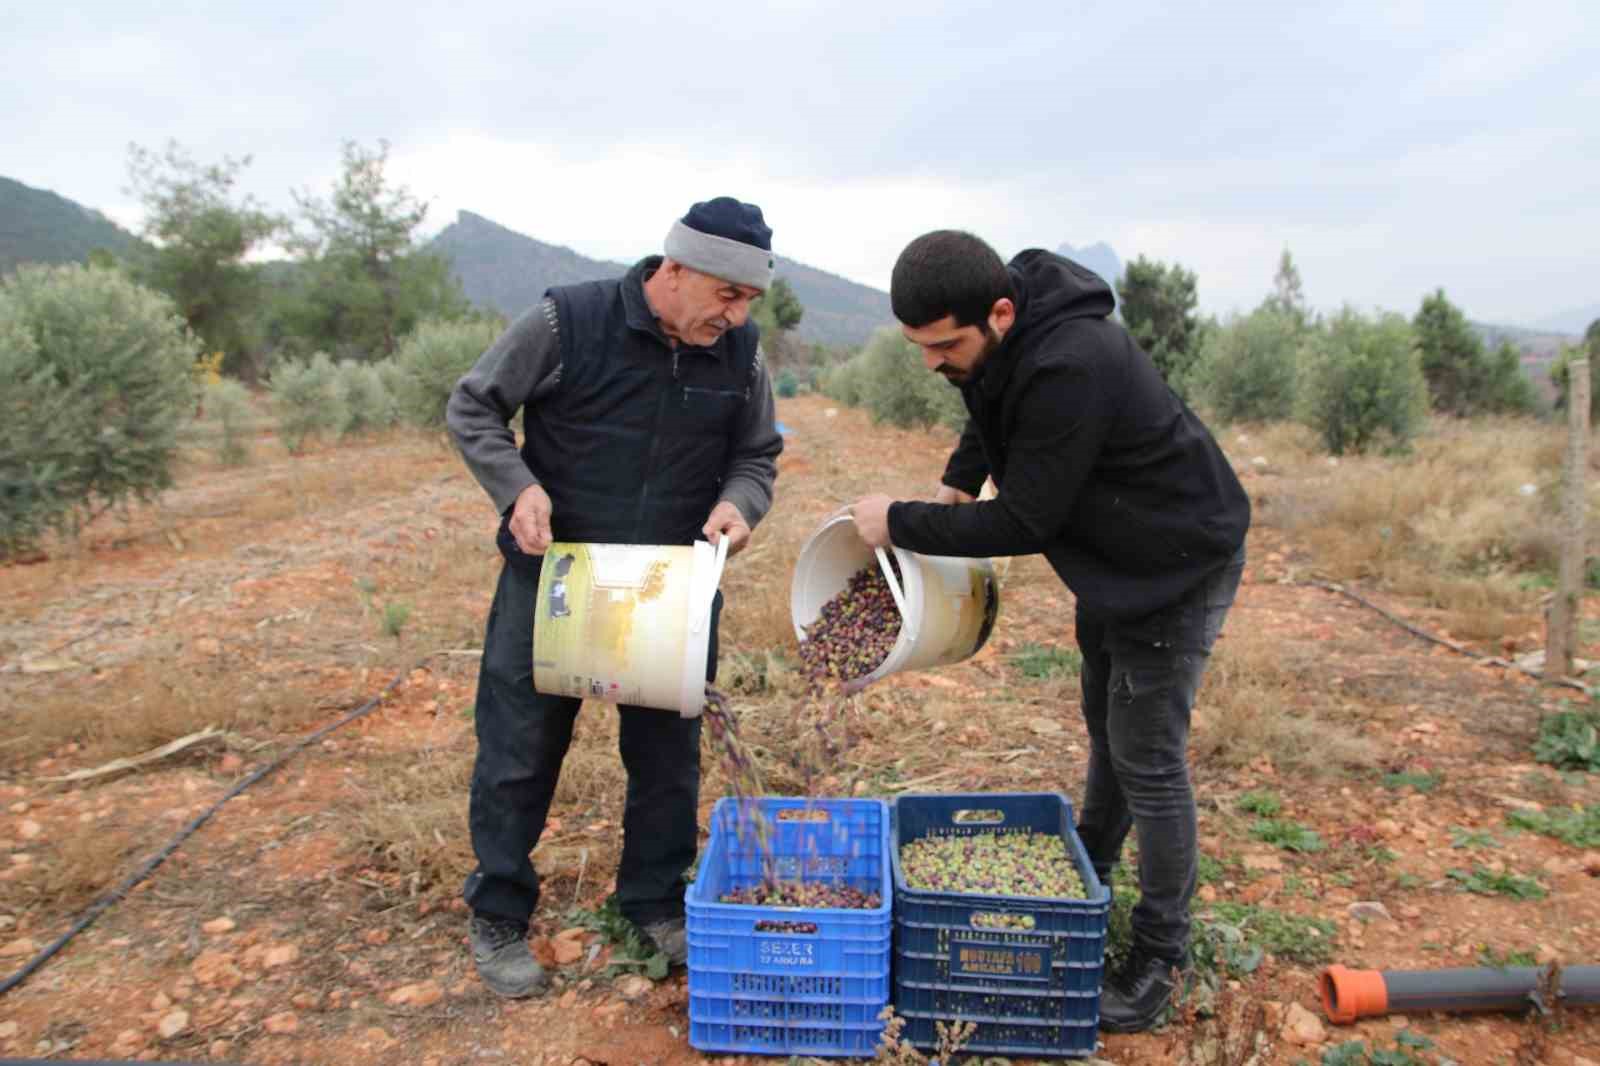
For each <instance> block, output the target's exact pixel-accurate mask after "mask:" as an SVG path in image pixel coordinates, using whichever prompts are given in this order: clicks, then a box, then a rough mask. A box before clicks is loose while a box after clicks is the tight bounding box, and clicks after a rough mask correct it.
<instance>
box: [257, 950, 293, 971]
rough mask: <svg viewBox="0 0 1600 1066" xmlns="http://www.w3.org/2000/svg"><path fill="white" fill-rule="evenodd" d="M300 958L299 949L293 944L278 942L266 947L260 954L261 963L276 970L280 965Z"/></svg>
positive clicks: (285, 964) (286, 964)
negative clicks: (273, 945) (262, 953)
mask: <svg viewBox="0 0 1600 1066" xmlns="http://www.w3.org/2000/svg"><path fill="white" fill-rule="evenodd" d="M299 958H300V949H299V948H298V947H296V946H295V945H293V944H279V945H277V946H276V947H271V948H268V949H267V951H266V953H265V954H264V955H262V956H261V965H262V966H264V967H265V968H267V969H269V970H276V969H277V968H278V967H280V966H288V965H289V964H290V963H292V962H294V961H296V960H297V959H299Z"/></svg>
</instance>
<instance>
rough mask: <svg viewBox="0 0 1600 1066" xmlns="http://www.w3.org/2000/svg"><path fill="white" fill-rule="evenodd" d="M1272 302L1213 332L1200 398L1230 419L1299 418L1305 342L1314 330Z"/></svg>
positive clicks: (1199, 380)
mask: <svg viewBox="0 0 1600 1066" xmlns="http://www.w3.org/2000/svg"><path fill="white" fill-rule="evenodd" d="M1280 306H1281V305H1274V304H1273V303H1272V302H1271V301H1270V300H1269V301H1268V302H1267V303H1265V304H1263V305H1262V306H1261V307H1259V308H1257V309H1256V310H1255V311H1254V312H1252V313H1251V314H1248V315H1245V316H1243V317H1239V318H1235V319H1232V320H1231V321H1228V322H1226V323H1224V324H1222V325H1221V326H1219V327H1217V328H1215V329H1211V330H1209V331H1207V333H1206V338H1205V341H1204V343H1203V344H1202V346H1201V353H1200V360H1199V364H1198V367H1197V370H1196V373H1195V376H1194V384H1195V391H1196V392H1197V393H1198V395H1199V398H1200V399H1201V400H1203V401H1204V402H1205V404H1206V405H1207V406H1208V407H1209V408H1210V409H1211V410H1212V411H1213V412H1214V413H1215V414H1216V416H1217V417H1218V418H1219V419H1221V420H1222V421H1224V422H1271V421H1278V420H1282V419H1288V418H1291V417H1293V414H1294V397H1295V386H1296V379H1297V371H1298V367H1299V360H1300V346H1301V345H1302V344H1303V343H1304V342H1305V340H1306V337H1307V335H1308V332H1309V331H1308V328H1307V327H1306V325H1305V324H1304V320H1303V319H1302V318H1300V317H1298V316H1297V315H1296V314H1295V313H1294V312H1293V310H1292V309H1291V310H1280V309H1279V307H1280Z"/></svg>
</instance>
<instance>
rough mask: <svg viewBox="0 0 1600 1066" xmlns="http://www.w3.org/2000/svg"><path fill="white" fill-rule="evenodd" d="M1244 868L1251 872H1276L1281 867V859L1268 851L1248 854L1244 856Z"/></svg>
mask: <svg viewBox="0 0 1600 1066" xmlns="http://www.w3.org/2000/svg"><path fill="white" fill-rule="evenodd" d="M1244 868H1245V869H1246V870H1249V871H1251V872H1252V873H1276V872H1278V871H1279V870H1282V869H1283V860H1282V859H1280V858H1278V857H1277V856H1276V855H1273V854H1271V853H1270V852H1263V853H1256V854H1250V855H1246V856H1245V857H1244Z"/></svg>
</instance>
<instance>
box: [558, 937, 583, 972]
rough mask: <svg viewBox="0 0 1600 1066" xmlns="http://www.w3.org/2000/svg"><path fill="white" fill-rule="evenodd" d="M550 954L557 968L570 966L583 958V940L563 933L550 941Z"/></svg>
mask: <svg viewBox="0 0 1600 1066" xmlns="http://www.w3.org/2000/svg"><path fill="white" fill-rule="evenodd" d="M550 953H551V954H552V955H554V956H555V960H556V965H557V966H571V965H572V964H573V963H575V962H577V961H578V960H579V959H581V958H583V938H582V937H581V936H576V937H570V936H567V935H566V934H565V933H563V934H561V935H560V936H558V937H556V938H555V939H553V940H551V941H550Z"/></svg>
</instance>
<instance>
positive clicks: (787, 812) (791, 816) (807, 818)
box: [778, 807, 833, 822]
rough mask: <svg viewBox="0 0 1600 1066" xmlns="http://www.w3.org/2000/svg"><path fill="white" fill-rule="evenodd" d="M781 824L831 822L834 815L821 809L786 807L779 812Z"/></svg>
mask: <svg viewBox="0 0 1600 1066" xmlns="http://www.w3.org/2000/svg"><path fill="white" fill-rule="evenodd" d="M778 821H780V822H831V821H833V814H832V813H831V812H829V811H825V810H823V809H821V808H820V807H785V808H784V809H783V810H781V811H779V812H778Z"/></svg>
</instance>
